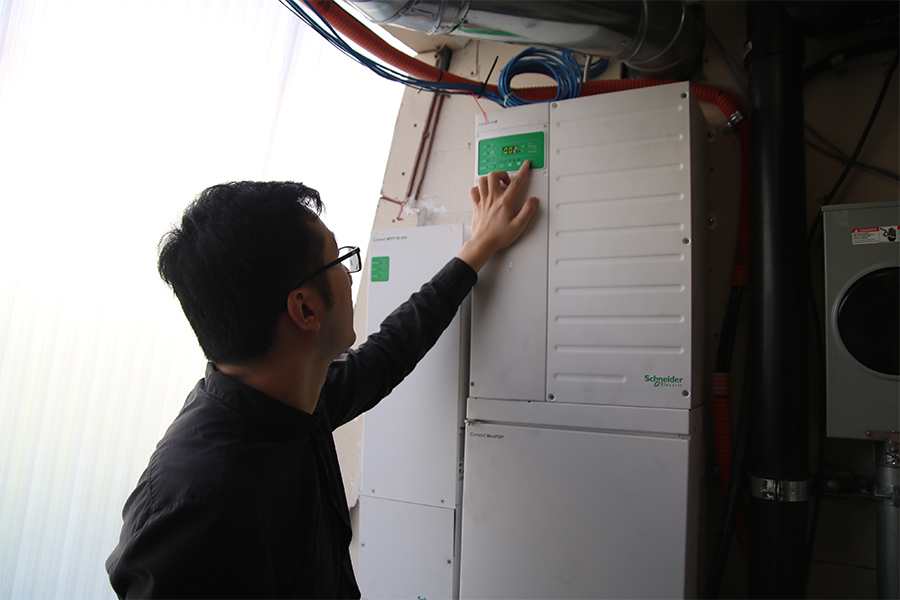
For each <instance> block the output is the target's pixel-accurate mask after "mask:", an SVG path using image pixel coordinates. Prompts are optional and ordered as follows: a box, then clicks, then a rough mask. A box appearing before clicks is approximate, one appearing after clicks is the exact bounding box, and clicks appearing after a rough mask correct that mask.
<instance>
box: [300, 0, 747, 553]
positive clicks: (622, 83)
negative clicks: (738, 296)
mask: <svg viewBox="0 0 900 600" xmlns="http://www.w3.org/2000/svg"><path fill="white" fill-rule="evenodd" d="M307 3H308V4H309V5H310V6H312V7H313V8H314V9H315V10H316V11H318V13H319V14H320V15H321V16H322V18H324V19H325V20H326V21H327V22H328V24H329V25H331V26H332V27H334V29H335V30H337V31H338V32H340V33H341V34H342V35H343V36H344V37H346V38H347V39H349V40H350V41H352V42H353V43H355V44H356V45H358V46H360V47H361V48H362V49H364V50H365V51H366V52H368V53H369V54H371V55H372V56H374V57H375V58H377V59H379V60H381V61H383V62H385V63H387V64H389V65H391V66H393V67H394V68H396V69H400V70H401V71H403V72H405V73H407V74H409V75H410V76H412V77H415V78H417V79H424V80H427V81H442V82H447V83H463V84H474V85H481V82H478V81H474V80H471V79H466V78H464V77H460V76H458V75H454V74H453V73H449V72H447V71H443V70H441V69H438V68H436V67H433V66H431V65H428V64H425V63H423V62H421V61H420V60H417V59H415V58H413V57H411V56H408V55H406V54H404V53H403V52H400V51H399V50H397V49H396V48H394V47H393V46H391V45H390V44H388V43H387V42H385V41H384V40H382V39H381V38H379V37H378V36H377V35H375V34H373V33H372V32H371V31H370V30H369V29H368V28H367V27H365V26H364V25H363V24H361V23H360V22H359V21H358V20H357V19H356V18H354V17H353V16H351V15H349V14H348V13H347V12H346V11H345V10H343V9H342V8H341V7H340V6H339V5H338V4H337V3H335V2H331V1H329V0H307ZM667 83H674V81H672V80H660V79H604V80H599V81H588V82H585V83H584V85H583V86H582V90H581V95H582V96H592V95H595V94H604V93H610V92H618V91H624V90H631V89H636V88H642V87H650V86H655V85H663V84H667ZM485 89H486V90H488V91H491V92H494V93H497V86H496V85H492V84H488V85H486V86H485ZM691 89H692V90H693V92H694V95H695V96H696V97H697V99H698V100H699V101H700V102H705V103H707V104H715V105H716V106H717V107H718V108H719V110H721V111H722V113H724V114H725V116H726V117H727V118H729V119H733V118H735V117H737V116H739V115H741V114H742V113H741V109H740V105H739V104H738V103H737V102H736V101H735V99H734V98H733V97H732V96H731V94H728V93H727V92H725V91H724V90H722V89H720V88H717V87H714V86H710V85H705V84H702V83H693V82H692V83H691ZM556 93H557V89H556V87H554V86H548V87H531V88H521V89H517V90H516V94H517V95H518V96H519V97H520V98H522V99H523V100H529V101H542V100H551V99H553V98H555V97H556ZM735 129H737V131H738V133H739V134H740V136H741V153H742V165H741V208H740V217H739V224H738V242H737V247H736V250H735V263H734V269H733V273H732V286H733V287H737V286H741V287H747V284H748V280H749V273H750V267H749V264H750V176H749V175H750V174H749V171H750V161H749V156H750V140H749V135H748V134H749V127H748V124H747V120H746V119H743V120H739V121H738V122H737V124H736V127H735ZM744 401H745V402H746V401H747V399H745V400H744ZM712 404H713V407H712V408H713V427H714V432H715V433H714V437H715V441H714V445H715V448H716V458H717V461H718V464H719V474H720V481H721V484H722V487H723V489H724V490H727V489H728V483H729V481H730V478H731V462H732V453H733V446H734V442H733V434H732V427H731V374H730V373H716V374H714V377H713V403H712ZM744 515H745V512H744V510H743V506H742V507H741V509H740V512H739V514H738V519H737V524H736V527H735V531H736V534H737V536H738V540H739V542H740V544H741V548H742V550H743V551H744V555H745V556H746V555H747V551H746V548H747V524H746V517H745V516H744Z"/></svg>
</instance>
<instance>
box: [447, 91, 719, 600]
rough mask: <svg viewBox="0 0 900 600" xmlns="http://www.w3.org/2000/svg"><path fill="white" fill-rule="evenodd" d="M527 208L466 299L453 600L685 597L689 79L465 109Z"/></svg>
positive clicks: (694, 453)
mask: <svg viewBox="0 0 900 600" xmlns="http://www.w3.org/2000/svg"><path fill="white" fill-rule="evenodd" d="M476 142H477V152H478V158H477V166H476V175H482V174H485V173H487V172H489V171H492V170H496V169H504V170H508V171H514V170H515V169H517V168H518V166H519V165H520V164H521V161H522V160H530V161H531V162H532V172H531V174H530V181H529V183H528V186H527V187H528V189H527V190H526V191H525V193H524V194H523V196H524V197H527V196H531V195H534V196H537V197H538V198H539V199H540V200H541V208H540V210H539V211H538V213H537V215H536V216H535V218H534V219H533V221H532V223H530V224H529V227H528V230H526V232H525V233H524V234H523V236H522V238H521V239H520V240H519V242H517V244H515V245H513V246H512V247H510V248H509V249H507V250H506V251H503V252H501V253H498V255H497V256H495V257H494V259H493V260H492V261H491V262H490V263H489V264H488V265H486V266H485V268H484V269H483V270H482V272H481V274H480V278H479V282H478V284H477V286H476V287H475V290H474V292H473V297H472V338H471V344H472V349H471V362H470V382H469V395H470V398H469V401H468V407H467V414H466V417H467V421H466V431H465V443H466V448H465V478H464V484H463V503H462V514H463V524H462V547H461V572H460V583H459V592H460V597H461V598H659V597H665V598H675V597H684V596H687V597H691V596H696V594H697V588H696V585H697V575H698V564H697V552H698V545H699V540H698V514H699V497H700V485H699V480H700V477H701V474H702V460H703V452H702V447H703V446H702V439H701V432H702V429H703V427H702V420H703V418H702V417H703V412H704V409H705V407H704V406H703V399H704V371H703V358H704V348H703V340H704V337H705V336H704V334H705V331H704V326H705V322H704V299H705V296H706V293H705V287H704V286H705V281H704V272H705V269H706V267H705V258H704V248H705V232H706V229H707V218H708V209H707V201H706V193H705V186H706V179H705V178H706V173H705V165H706V162H705V153H706V145H707V137H706V123H705V120H704V118H703V115H702V112H701V111H700V108H699V105H698V103H697V101H696V99H695V98H694V97H693V95H692V93H691V89H690V84H689V83H686V82H685V83H675V84H669V85H662V86H655V87H648V88H643V89H636V90H630V91H624V92H617V93H611V94H604V95H599V96H591V97H585V98H577V99H572V100H565V101H559V102H551V103H546V104H536V105H527V106H523V107H517V108H511V109H505V110H498V111H494V112H491V113H488V115H487V120H485V118H484V117H483V116H482V115H478V122H477V126H476Z"/></svg>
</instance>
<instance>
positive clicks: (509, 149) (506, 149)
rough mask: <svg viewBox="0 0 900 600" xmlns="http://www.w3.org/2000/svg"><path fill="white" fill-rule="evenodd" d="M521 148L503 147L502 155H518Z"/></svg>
mask: <svg viewBox="0 0 900 600" xmlns="http://www.w3.org/2000/svg"><path fill="white" fill-rule="evenodd" d="M520 151H521V146H503V154H518V153H519V152H520Z"/></svg>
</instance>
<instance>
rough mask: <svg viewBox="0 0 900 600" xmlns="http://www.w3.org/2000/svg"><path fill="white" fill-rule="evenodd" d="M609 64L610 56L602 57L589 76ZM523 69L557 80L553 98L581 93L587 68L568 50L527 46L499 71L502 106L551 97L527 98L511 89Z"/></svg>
mask: <svg viewBox="0 0 900 600" xmlns="http://www.w3.org/2000/svg"><path fill="white" fill-rule="evenodd" d="M607 66H609V59H606V58H602V59H600V60H599V61H597V62H596V63H595V64H594V65H592V66H591V67H590V68H589V69H588V77H596V76H598V75H600V74H601V73H603V72H604V71H605V70H606V68H607ZM522 73H541V74H543V75H547V76H549V77H552V78H553V79H554V80H556V86H557V87H556V97H555V98H553V99H552V100H565V99H567V98H577V97H578V96H580V95H581V83H582V77H583V73H584V68H583V67H582V66H581V65H579V64H578V61H577V60H576V59H575V55H574V54H573V53H572V52H571V51H569V50H561V51H560V52H559V53H557V52H554V51H552V50H544V49H541V48H527V49H525V50H523V51H522V52H520V53H519V54H518V55H516V57H515V58H513V59H512V60H511V61H509V62H508V63H507V64H506V66H505V67H503V70H502V71H501V72H500V80H499V81H498V82H497V89H498V91H499V92H500V96H501V97H502V98H503V106H521V105H523V104H534V103H537V102H549V101H552V100H549V101H548V100H537V101H535V100H525V99H523V98H521V97H520V96H518V95H516V93H515V92H514V91H513V90H512V87H511V84H512V80H513V77H515V76H516V75H521V74H522Z"/></svg>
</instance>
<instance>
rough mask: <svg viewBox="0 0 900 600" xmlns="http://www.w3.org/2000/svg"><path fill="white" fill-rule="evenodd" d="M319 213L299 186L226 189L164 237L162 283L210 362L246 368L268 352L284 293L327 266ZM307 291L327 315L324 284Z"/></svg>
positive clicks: (316, 202) (212, 191) (202, 201)
mask: <svg viewBox="0 0 900 600" xmlns="http://www.w3.org/2000/svg"><path fill="white" fill-rule="evenodd" d="M322 209H323V205H322V201H321V199H320V198H319V193H318V192H317V191H316V190H314V189H312V188H309V187H306V186H305V185H303V184H302V183H294V182H290V181H285V182H255V181H240V182H233V183H225V184H221V185H214V186H212V187H210V188H207V189H206V190H204V191H203V192H202V193H201V194H200V195H199V196H198V197H197V199H196V200H194V202H193V203H191V205H190V206H188V208H187V209H186V210H185V212H184V216H183V217H182V220H181V226H180V227H177V226H176V227H174V228H173V229H172V230H171V231H169V232H168V233H167V234H166V235H165V236H163V238H162V240H161V241H160V246H159V263H158V268H159V275H160V277H162V278H163V280H164V281H165V282H166V283H167V284H169V285H170V286H171V287H172V290H173V291H174V292H175V295H176V296H177V297H178V300H179V302H181V307H182V309H183V310H184V314H185V315H186V316H187V318H188V321H189V322H190V324H191V327H193V329H194V333H195V334H196V335H197V340H198V341H199V342H200V347H201V348H202V349H203V352H204V354H205V355H206V358H207V359H208V360H209V361H210V362H212V363H215V364H231V365H236V364H244V363H247V362H249V361H252V360H254V359H257V358H260V357H262V356H264V355H265V354H266V353H267V352H268V351H269V349H270V348H271V346H272V344H273V342H274V341H275V333H276V324H277V321H278V317H279V315H280V314H281V313H283V312H284V311H285V310H286V308H287V305H286V300H287V294H288V292H290V291H291V289H292V286H294V285H296V283H297V282H298V281H300V280H301V279H302V278H303V277H304V276H306V275H307V274H308V273H310V272H312V271H314V270H315V269H317V268H319V267H321V266H322V265H323V263H324V246H325V240H324V239H323V238H322V236H321V235H320V234H319V233H318V232H316V231H315V230H313V229H312V227H311V225H312V223H313V222H314V221H315V220H316V219H317V218H318V215H319V214H321V212H322ZM310 283H311V285H313V286H315V288H316V289H317V290H318V291H319V292H320V293H321V294H322V296H323V298H324V300H325V303H326V306H327V307H330V306H331V302H332V298H331V288H330V287H329V285H328V281H327V279H326V278H324V277H314V278H313V279H312V280H311V281H310Z"/></svg>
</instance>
